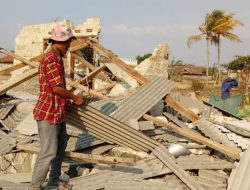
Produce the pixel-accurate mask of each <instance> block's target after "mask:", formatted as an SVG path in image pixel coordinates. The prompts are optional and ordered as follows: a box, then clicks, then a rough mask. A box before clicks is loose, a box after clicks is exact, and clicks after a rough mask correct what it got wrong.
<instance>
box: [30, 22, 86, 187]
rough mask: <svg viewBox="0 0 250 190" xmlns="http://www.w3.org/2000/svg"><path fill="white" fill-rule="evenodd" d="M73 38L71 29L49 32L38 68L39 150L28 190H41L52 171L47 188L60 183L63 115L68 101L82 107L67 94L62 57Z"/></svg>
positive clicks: (64, 142)
mask: <svg viewBox="0 0 250 190" xmlns="http://www.w3.org/2000/svg"><path fill="white" fill-rule="evenodd" d="M73 38H74V36H73V34H72V31H71V29H70V28H68V27H66V26H56V27H55V28H53V30H52V32H51V38H50V39H49V42H50V45H49V48H47V50H46V52H45V53H44V56H43V58H42V60H41V61H40V65H39V85H40V94H39V99H38V102H37V104H36V106H35V108H34V111H33V114H34V118H35V120H37V125H38V133H39V137H40V141H41V150H40V152H39V154H38V156H37V159H36V163H35V166H34V169H33V176H32V182H31V185H30V187H29V189H31V190H40V189H41V186H42V184H43V183H44V181H45V179H46V176H47V174H48V171H49V168H51V171H50V175H49V181H48V186H57V185H58V184H59V182H60V180H59V177H60V175H61V164H62V161H63V154H64V151H65V148H66V146H67V134H66V125H65V111H66V107H67V104H68V99H71V100H72V101H73V103H74V104H76V105H81V104H83V102H84V100H83V98H82V97H80V96H76V95H74V94H73V93H72V92H70V91H68V90H66V84H65V76H64V75H65V72H64V66H63V60H62V57H63V56H65V55H66V52H67V50H68V48H69V46H70V43H71V41H72V39H73Z"/></svg>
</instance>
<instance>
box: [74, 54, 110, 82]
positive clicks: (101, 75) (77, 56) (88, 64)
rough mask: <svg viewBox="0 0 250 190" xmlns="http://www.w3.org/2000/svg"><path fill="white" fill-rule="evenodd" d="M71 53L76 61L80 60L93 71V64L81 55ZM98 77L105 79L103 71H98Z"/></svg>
mask: <svg viewBox="0 0 250 190" xmlns="http://www.w3.org/2000/svg"><path fill="white" fill-rule="evenodd" d="M71 55H72V56H73V57H74V58H76V59H77V60H78V61H80V62H81V63H82V64H83V65H84V66H85V67H87V68H89V69H90V70H91V71H94V70H95V69H96V68H95V66H94V65H92V64H91V63H89V62H88V61H86V60H85V59H84V58H83V57H81V56H79V55H77V54H76V53H71ZM99 77H100V79H102V80H106V76H105V74H104V73H103V72H100V73H99Z"/></svg>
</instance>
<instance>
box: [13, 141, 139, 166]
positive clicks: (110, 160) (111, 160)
mask: <svg viewBox="0 0 250 190" xmlns="http://www.w3.org/2000/svg"><path fill="white" fill-rule="evenodd" d="M17 149H19V150H23V151H25V152H30V153H35V154H37V153H38V152H39V151H40V148H38V147H36V146H33V145H29V144H27V145H17ZM65 156H66V157H67V158H70V159H72V160H79V161H83V162H87V163H100V164H114V165H125V166H133V165H135V160H134V159H133V158H121V157H111V156H101V155H93V154H84V153H78V152H69V151H65Z"/></svg>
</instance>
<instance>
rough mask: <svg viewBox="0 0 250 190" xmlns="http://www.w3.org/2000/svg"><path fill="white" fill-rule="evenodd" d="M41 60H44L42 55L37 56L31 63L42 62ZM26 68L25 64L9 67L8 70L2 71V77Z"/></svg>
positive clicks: (0, 72) (0, 73)
mask: <svg viewBox="0 0 250 190" xmlns="http://www.w3.org/2000/svg"><path fill="white" fill-rule="evenodd" d="M41 58H42V55H39V56H36V57H34V58H32V59H30V61H40V59H41ZM25 66H27V64H25V63H18V64H16V65H13V66H11V67H8V68H6V69H3V70H1V71H0V75H8V74H9V73H10V72H12V71H15V70H17V69H21V68H23V67H25Z"/></svg>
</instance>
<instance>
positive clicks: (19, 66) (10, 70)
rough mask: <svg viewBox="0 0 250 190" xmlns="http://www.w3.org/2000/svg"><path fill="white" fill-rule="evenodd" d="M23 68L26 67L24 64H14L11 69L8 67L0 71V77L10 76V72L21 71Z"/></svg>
mask: <svg viewBox="0 0 250 190" xmlns="http://www.w3.org/2000/svg"><path fill="white" fill-rule="evenodd" d="M25 66H27V65H26V64H24V63H18V64H16V65H12V66H11V67H8V68H6V69H3V70H1V71H0V75H2V76H3V75H9V74H10V72H12V71H15V70H17V69H21V68H23V67H25Z"/></svg>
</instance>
